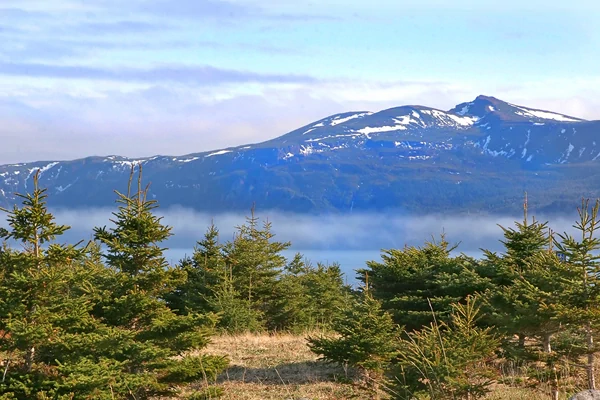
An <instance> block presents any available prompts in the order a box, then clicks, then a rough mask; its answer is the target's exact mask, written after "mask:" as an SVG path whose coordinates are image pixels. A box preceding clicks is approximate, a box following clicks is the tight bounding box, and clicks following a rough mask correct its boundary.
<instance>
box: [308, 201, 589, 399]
mask: <svg viewBox="0 0 600 400" xmlns="http://www.w3.org/2000/svg"><path fill="white" fill-rule="evenodd" d="M599 205H600V203H598V202H596V203H595V204H590V203H589V201H583V202H582V205H581V207H580V208H578V211H579V220H578V221H576V223H575V225H574V226H573V227H574V228H575V230H576V232H577V234H576V235H575V236H573V235H570V234H568V233H562V234H558V233H554V232H553V231H552V230H551V229H549V228H548V223H547V222H540V221H537V220H535V218H533V219H532V220H530V219H529V218H528V216H527V206H526V203H525V215H524V218H523V221H522V222H516V223H515V228H505V227H500V228H501V229H502V232H503V236H504V238H503V240H502V241H501V242H502V244H503V246H504V251H503V252H502V253H501V254H497V253H494V252H490V251H487V250H483V253H484V255H483V257H482V258H481V259H474V258H471V257H468V256H466V255H464V254H461V255H458V256H452V255H451V252H452V250H454V247H451V246H450V244H449V243H448V242H447V241H446V240H445V238H444V237H442V238H441V240H440V241H438V242H431V243H426V244H425V245H424V246H423V247H406V248H404V249H401V250H400V249H392V250H384V251H383V252H382V255H381V261H379V262H376V261H371V262H368V263H367V266H366V268H364V269H361V270H359V271H358V274H359V279H360V280H361V281H362V284H363V288H362V292H361V293H360V294H359V295H358V296H357V300H355V301H356V304H355V305H354V306H353V307H352V309H350V310H348V311H347V312H346V313H345V315H344V316H343V317H342V318H340V319H337V320H336V321H335V326H334V331H335V332H337V333H338V335H335V336H327V335H325V336H321V337H313V338H311V339H310V345H311V346H312V349H313V351H315V352H316V353H317V354H320V355H322V356H323V357H324V358H325V359H327V360H330V361H335V362H340V363H349V364H351V365H353V366H355V367H357V368H358V369H359V370H361V371H362V372H363V375H364V377H365V378H366V380H367V381H368V382H369V383H370V384H371V385H372V387H373V389H374V392H375V393H378V392H381V391H382V390H383V391H384V392H386V391H387V392H388V393H390V394H391V396H392V397H393V398H398V399H477V398H481V397H484V396H485V395H486V394H487V393H488V391H489V390H490V385H491V384H492V383H494V382H502V381H504V383H514V382H522V384H523V386H525V387H529V388H537V389H539V390H542V391H543V392H546V393H547V394H548V398H551V399H559V398H560V397H561V396H562V398H564V396H565V395H566V394H568V393H573V392H575V391H577V390H578V389H588V388H589V389H595V388H596V382H595V377H596V369H595V368H596V361H595V354H596V353H597V351H598V345H597V341H598V333H599V328H600V264H599V262H598V260H599V259H600V256H599V255H598V250H599V249H600V239H598V238H597V237H596V233H597V231H598V229H599V228H600V219H599V216H598V211H599ZM473 229H477V227H475V226H474V227H473ZM506 371H511V372H510V373H507V372H506Z"/></svg>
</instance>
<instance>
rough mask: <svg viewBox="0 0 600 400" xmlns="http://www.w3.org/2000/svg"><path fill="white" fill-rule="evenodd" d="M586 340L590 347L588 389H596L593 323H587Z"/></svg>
mask: <svg viewBox="0 0 600 400" xmlns="http://www.w3.org/2000/svg"><path fill="white" fill-rule="evenodd" d="M585 335H586V341H587V347H588V356H587V367H586V372H587V380H588V389H592V390H595V389H596V377H595V373H596V369H595V367H594V335H593V333H592V326H591V324H589V323H588V324H587V326H586V332H585Z"/></svg>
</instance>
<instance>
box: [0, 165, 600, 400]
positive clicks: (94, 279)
mask: <svg viewBox="0 0 600 400" xmlns="http://www.w3.org/2000/svg"><path fill="white" fill-rule="evenodd" d="M133 178H134V172H133V170H132V175H131V179H130V185H129V190H128V193H118V192H117V203H118V208H117V210H116V211H115V212H114V214H113V218H112V219H111V220H110V223H111V224H110V226H108V227H107V226H104V227H97V228H95V229H94V232H93V240H92V241H90V242H88V243H86V242H80V243H77V244H62V243H61V240H60V237H61V235H62V234H63V233H64V232H65V231H66V230H67V229H68V227H67V226H64V225H59V224H58V223H57V222H56V221H55V220H54V217H53V215H52V214H51V213H50V212H49V210H48V209H47V207H46V196H47V193H46V191H45V190H44V189H41V188H39V187H38V179H37V175H35V177H34V188H33V191H32V193H30V194H26V195H19V196H20V198H21V199H22V205H21V206H15V207H14V208H13V209H12V210H4V211H5V212H6V213H7V222H8V229H1V230H0V237H2V238H3V239H4V244H3V246H2V248H0V359H1V364H0V399H34V398H38V399H149V398H161V397H170V396H174V395H176V394H177V393H178V391H179V389H181V388H182V387H183V386H185V385H187V384H189V383H190V382H202V383H203V384H202V385H200V386H201V387H202V389H199V390H197V391H196V392H194V393H193V394H191V395H189V396H188V398H190V399H209V398H218V397H219V395H220V394H221V392H220V389H219V388H218V386H215V385H212V384H213V383H214V382H215V380H216V377H217V375H218V374H219V373H220V372H222V371H223V370H224V369H225V368H226V367H227V365H228V360H227V359H226V358H224V357H217V356H211V355H206V354H204V352H203V351H202V349H203V348H204V347H205V346H206V345H207V343H208V342H209V340H210V336H211V335H214V334H217V333H219V332H229V333H239V332H248V331H251V332H265V331H269V332H274V331H287V332H296V333H299V334H304V333H306V332H322V333H321V334H315V333H312V334H311V336H310V337H309V338H308V339H309V345H310V347H311V348H312V350H313V351H314V352H315V353H316V354H319V355H321V356H322V358H323V359H324V360H325V361H331V362H336V363H340V364H343V365H347V366H350V367H353V369H354V370H355V371H358V373H359V375H360V376H361V377H362V378H363V382H365V383H366V384H367V385H368V386H369V387H370V388H371V389H372V393H373V396H374V397H378V396H380V395H385V396H388V397H391V398H396V399H476V398H481V397H483V396H484V395H485V394H486V393H487V392H488V390H489V388H490V384H491V383H493V382H499V381H500V382H501V381H503V378H506V377H507V374H506V372H505V371H507V370H508V369H510V370H511V371H514V373H513V375H515V376H518V378H519V379H521V380H522V381H525V382H526V384H527V385H528V386H535V387H539V388H542V389H543V390H546V391H547V392H548V394H549V395H551V397H552V398H554V399H557V398H558V396H559V394H560V393H562V394H565V393H570V392H572V391H574V390H575V389H576V388H581V387H590V388H594V387H595V380H594V377H595V373H596V371H595V369H594V368H595V367H594V365H595V364H594V355H595V353H596V351H597V347H596V342H597V340H596V338H597V333H598V329H599V328H600V282H598V280H599V279H600V266H599V264H598V260H599V257H598V256H597V255H596V254H597V250H598V249H600V240H598V239H597V238H596V237H595V233H596V230H597V229H598V227H599V223H600V221H599V219H598V207H599V205H598V203H596V204H595V205H592V206H590V204H589V203H588V202H584V203H583V204H582V207H581V208H580V209H579V215H580V220H579V221H577V222H576V224H575V228H576V229H577V230H578V232H579V235H578V236H577V237H573V236H570V235H568V234H566V233H565V234H556V233H554V232H552V231H551V230H550V229H549V228H548V225H547V223H542V222H539V221H536V220H535V219H533V220H530V219H529V218H528V216H527V210H526V209H525V215H524V218H523V221H522V222H519V223H516V225H515V228H503V227H501V229H502V231H503V234H504V239H503V240H502V243H503V246H504V250H503V251H502V252H501V253H500V254H497V253H493V252H490V251H484V256H483V257H482V258H481V259H475V258H472V257H468V256H466V255H463V254H460V255H453V254H454V250H455V247H453V246H451V245H450V243H449V242H448V241H446V239H445V238H444V237H442V238H441V239H440V240H439V241H433V242H430V243H426V244H425V245H424V246H422V247H405V248H403V249H390V250H384V251H382V254H381V260H380V261H371V262H368V263H367V265H366V266H365V268H363V269H361V270H358V271H357V273H358V278H359V282H360V283H361V284H360V287H359V288H351V287H349V286H347V285H345V284H344V280H343V274H342V272H341V270H340V267H339V266H338V265H336V264H334V265H322V264H317V265H316V266H313V265H311V264H310V263H309V262H308V261H306V260H305V259H304V258H303V257H302V255H300V254H298V255H296V256H295V257H294V258H293V259H291V260H287V259H286V258H285V257H283V256H282V251H283V250H286V249H288V248H289V247H290V243H288V242H280V241H277V240H276V238H275V237H274V235H273V233H272V226H271V224H270V223H269V222H268V221H267V222H261V221H260V220H259V219H258V218H257V217H256V216H255V215H254V213H253V212H252V213H251V215H250V217H248V218H247V220H246V222H245V223H244V224H242V225H240V226H238V227H237V228H236V231H235V235H234V236H233V238H232V239H231V240H228V241H223V240H221V238H220V237H219V230H218V227H217V226H214V225H211V226H209V227H208V229H207V230H206V232H205V234H204V235H203V236H202V237H201V238H200V239H199V240H198V242H197V245H196V247H195V248H194V252H193V254H192V256H191V257H189V258H185V259H183V260H181V261H180V262H179V263H177V264H176V265H169V264H168V263H167V261H166V259H165V257H164V254H163V253H164V251H165V250H166V249H165V248H163V247H162V245H161V243H163V242H164V241H165V240H167V239H168V238H169V237H170V236H171V234H172V233H171V228H170V227H168V226H166V225H164V224H163V222H162V220H161V218H160V217H159V216H158V215H157V213H156V210H155V209H156V207H157V206H158V204H157V203H156V202H155V201H154V200H148V199H147V198H146V193H147V188H144V187H143V186H142V181H141V171H140V174H139V176H138V179H137V182H136V183H137V185H134V184H133V183H134V179H133ZM134 186H135V187H134ZM474 229H476V227H474ZM579 371H581V372H582V374H583V375H584V376H586V377H587V379H585V380H581V379H580V377H579V375H580V374H579Z"/></svg>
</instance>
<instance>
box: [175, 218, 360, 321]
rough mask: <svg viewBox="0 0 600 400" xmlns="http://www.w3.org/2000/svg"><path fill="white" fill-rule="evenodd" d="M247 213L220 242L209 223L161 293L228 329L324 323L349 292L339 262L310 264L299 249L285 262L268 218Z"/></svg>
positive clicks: (177, 306)
mask: <svg viewBox="0 0 600 400" xmlns="http://www.w3.org/2000/svg"><path fill="white" fill-rule="evenodd" d="M258 225H259V221H258V218H256V217H255V216H254V213H252V215H251V217H249V218H248V219H247V223H246V224H244V225H241V226H239V227H238V228H237V232H236V235H235V237H234V239H233V240H232V241H230V242H227V243H225V244H221V243H219V231H218V229H217V228H216V227H215V226H214V225H211V226H210V227H209V228H208V230H207V232H206V233H205V236H204V238H203V239H202V240H200V241H199V242H198V243H197V246H196V248H195V250H194V254H193V256H192V257H191V258H189V259H185V260H182V261H181V263H180V264H179V266H178V269H179V270H180V271H182V272H185V274H186V276H187V279H186V280H185V281H184V282H183V283H181V284H179V285H178V286H177V288H175V290H173V291H172V292H171V293H170V294H168V295H166V297H165V298H166V300H167V302H168V303H169V306H170V307H171V308H172V309H174V310H176V311H177V312H178V313H183V314H185V313H188V312H194V311H195V312H207V311H210V312H214V313H217V314H218V315H219V317H220V321H219V324H218V327H219V328H220V329H222V330H225V331H227V332H230V333H237V332H244V331H250V332H256V331H262V330H286V331H295V332H300V331H306V330H310V329H315V328H327V327H329V326H330V325H331V322H332V320H333V319H334V318H335V317H336V316H337V315H339V308H340V307H341V306H342V305H343V304H344V302H345V301H346V300H347V298H348V296H349V288H348V287H347V286H346V285H344V283H343V277H342V272H341V269H340V267H339V265H337V264H334V265H331V266H324V265H322V264H318V265H317V266H316V267H313V266H312V265H311V264H310V263H309V262H305V261H304V260H303V259H302V256H301V255H300V254H297V255H296V257H294V259H293V260H292V261H291V262H289V263H287V260H286V259H285V257H283V255H282V254H281V252H282V251H283V250H285V249H287V248H288V247H289V245H290V244H289V243H282V242H277V241H275V240H274V235H273V233H271V229H272V227H271V224H270V223H268V222H266V223H264V224H263V227H262V229H260V228H259V227H258Z"/></svg>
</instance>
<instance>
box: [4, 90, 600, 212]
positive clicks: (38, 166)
mask: <svg viewBox="0 0 600 400" xmlns="http://www.w3.org/2000/svg"><path fill="white" fill-rule="evenodd" d="M596 140H598V144H597V142H596ZM599 157H600V121H586V120H583V119H580V118H576V117H572V116H568V115H563V114H559V113H554V112H549V111H544V110H537V109H533V108H528V107H523V106H518V105H514V104H510V103H507V102H504V101H501V100H499V99H496V98H494V97H488V96H479V97H477V98H476V99H475V100H473V101H471V102H467V103H462V104H459V105H457V106H456V107H455V108H453V109H451V110H448V111H443V110H439V109H435V108H430V107H424V106H418V105H413V106H402V107H396V108H390V109H388V110H383V111H379V112H369V111H359V112H348V113H343V114H336V115H332V116H330V117H327V118H324V119H321V120H319V121H316V122H314V123H311V124H309V125H306V126H304V127H302V128H300V129H297V130H294V131H292V132H289V133H287V134H285V135H283V136H280V137H278V138H276V139H273V140H269V141H266V142H263V143H258V144H252V145H245V146H240V147H233V148H228V149H222V150H218V151H213V152H203V153H194V154H189V155H185V156H178V157H175V156H154V157H148V158H142V159H129V158H125V157H120V156H109V157H88V158H84V159H80V160H74V161H53V162H33V163H24V164H11V165H3V166H0V205H3V206H5V207H6V206H10V205H11V204H13V203H15V202H16V201H17V199H16V197H15V195H14V193H15V192H18V193H24V192H27V191H28V190H30V189H31V184H32V177H33V174H34V173H35V171H37V170H40V184H41V185H42V186H43V187H47V188H48V189H49V194H50V198H49V203H50V204H51V205H52V206H55V207H65V208H67V207H68V208H85V207H105V206H110V207H112V206H114V200H115V195H114V193H113V190H115V189H117V190H120V191H124V190H126V186H127V181H128V177H129V174H130V170H131V166H132V165H135V164H138V163H139V164H141V165H143V174H144V181H146V182H151V186H150V189H149V194H150V196H152V197H153V198H156V199H158V200H159V201H160V203H161V205H162V206H167V207H168V206H184V207H192V208H194V209H197V210H202V211H207V212H215V213H216V212H222V211H247V210H248V209H249V208H250V207H251V206H252V204H254V203H255V204H256V206H257V208H259V209H263V210H264V209H279V210H283V211H290V212H302V213H323V212H342V213H344V212H358V211H381V210H394V211H395V212H411V213H429V212H456V213H458V212H464V213H478V212H486V213H487V212H497V213H502V212H515V211H517V210H520V209H521V207H522V202H523V195H524V192H525V191H527V192H528V193H529V198H530V204H531V206H532V207H534V209H535V210H537V211H539V212H543V213H553V212H563V211H569V212H572V211H573V210H574V209H575V207H576V206H577V204H578V203H579V201H580V199H581V197H591V198H596V197H600V173H599V172H600V169H599V168H598V167H599V166H600V164H599V162H600V161H598V158H599Z"/></svg>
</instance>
